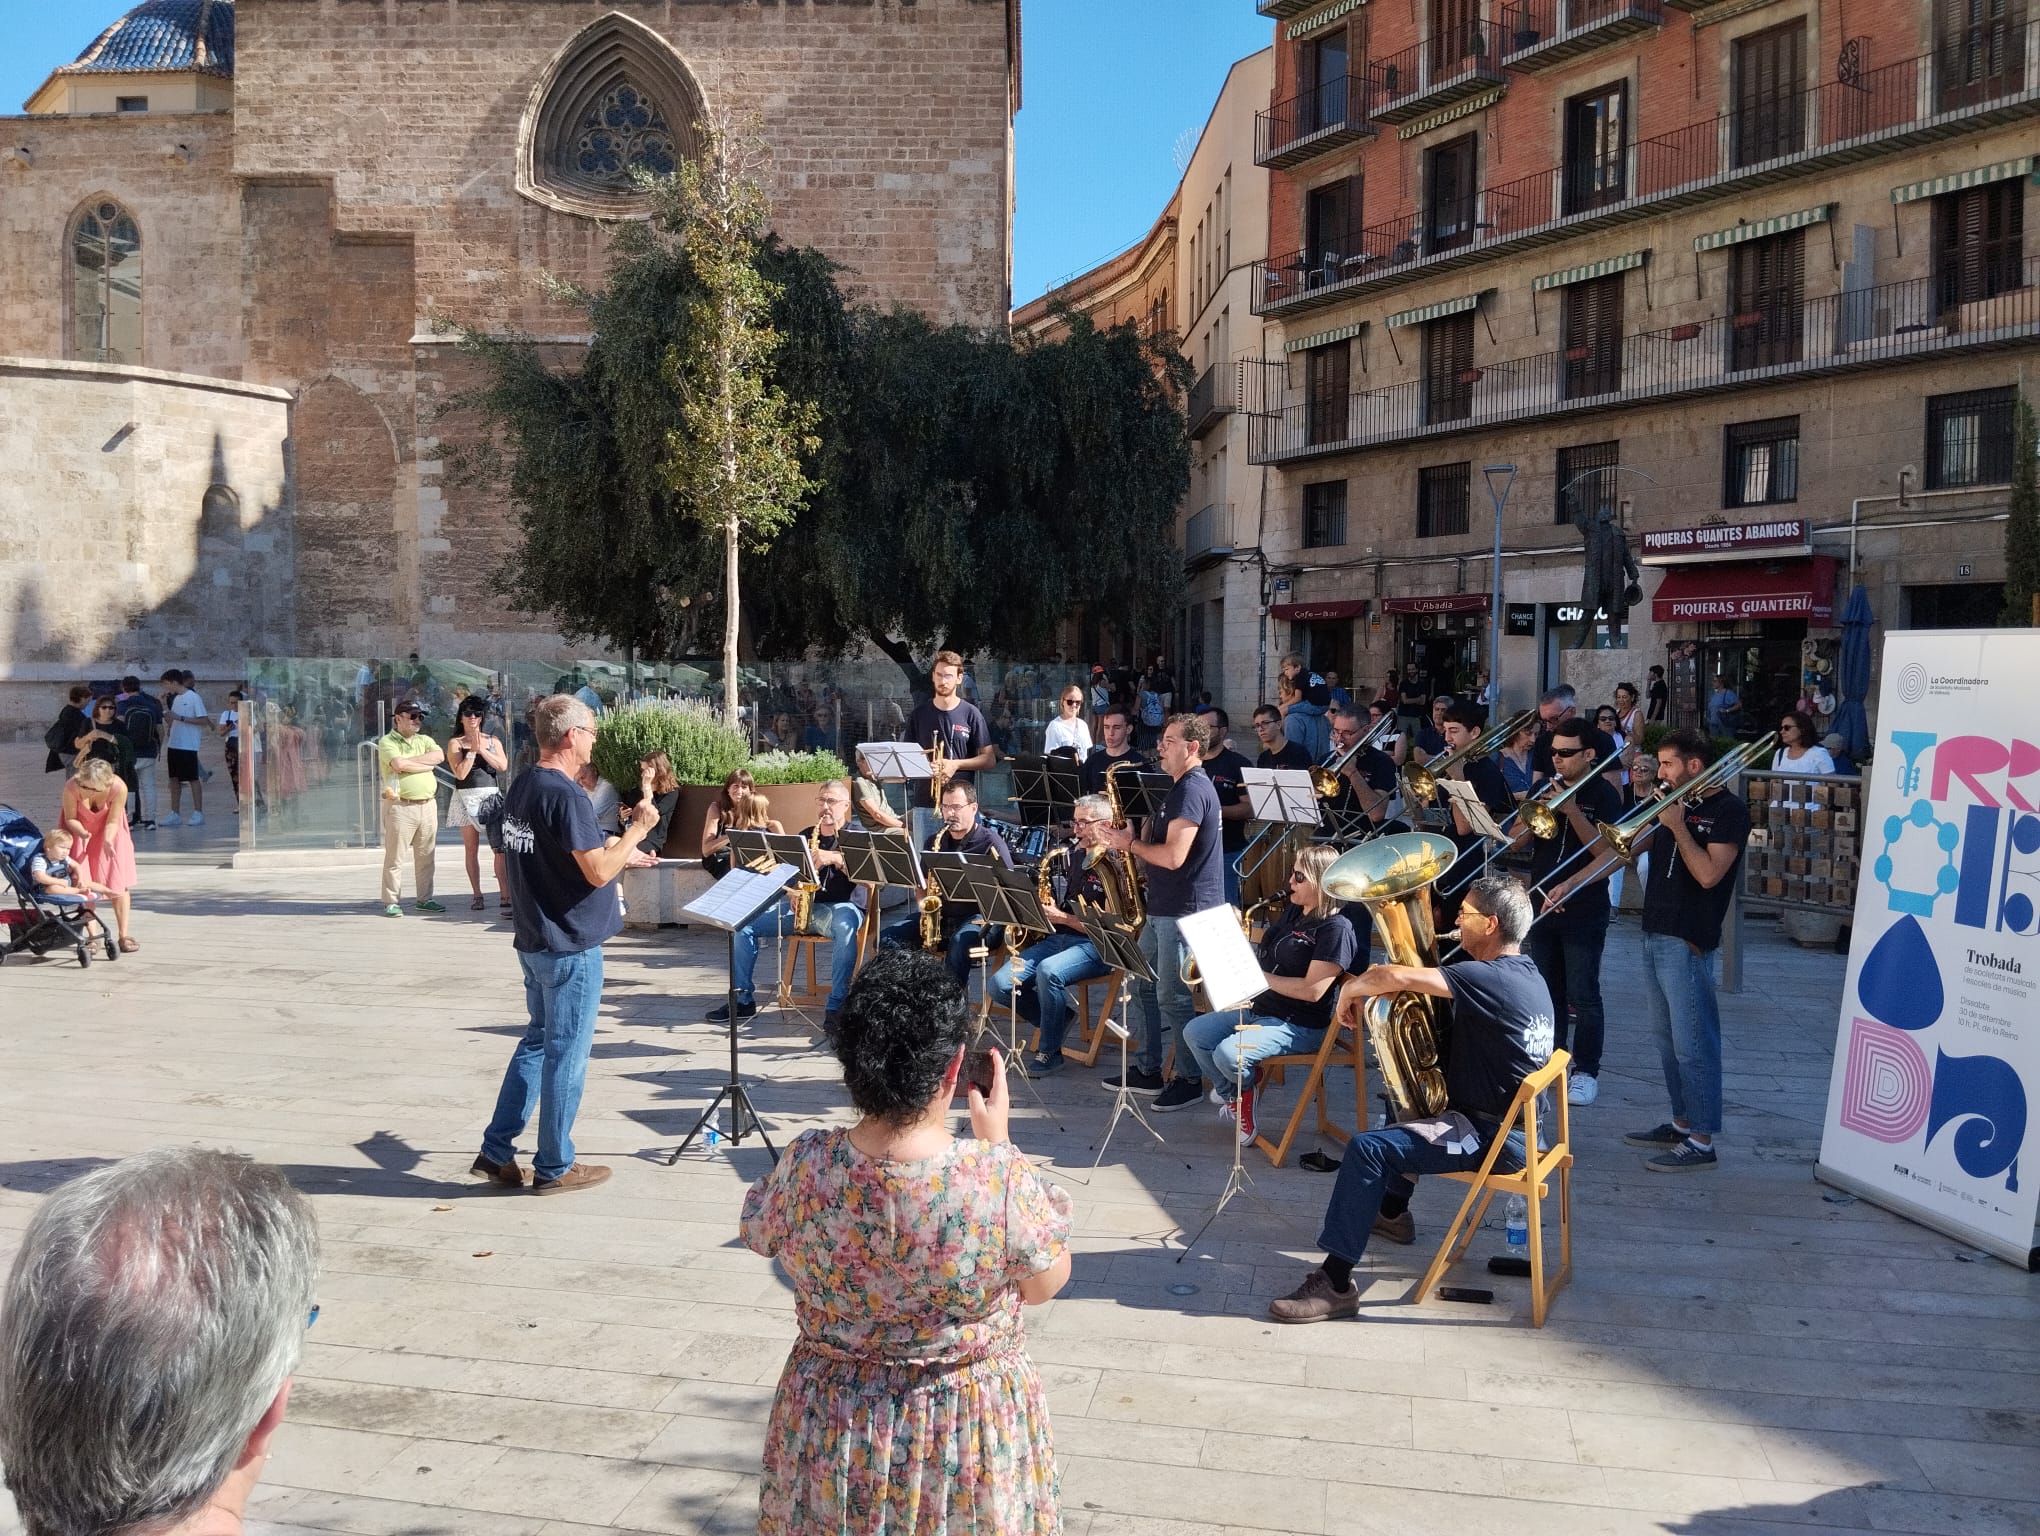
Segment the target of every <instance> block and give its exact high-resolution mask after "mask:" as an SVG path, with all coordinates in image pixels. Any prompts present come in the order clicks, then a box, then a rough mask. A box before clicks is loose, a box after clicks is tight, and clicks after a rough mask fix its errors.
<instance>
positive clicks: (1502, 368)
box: [1248, 259, 2040, 464]
mask: <svg viewBox="0 0 2040 1536" xmlns="http://www.w3.org/2000/svg"><path fill="white" fill-rule="evenodd" d="M1972 283H1974V280H1973V279H1972ZM2035 337H2040V259H2035V260H2031V261H2027V262H2025V263H2024V264H2023V266H2022V267H2020V268H2018V269H2016V270H2013V269H2007V270H2003V271H1999V272H1996V273H1990V272H1986V273H1985V274H1984V277H1983V280H1982V282H1981V286H1972V287H1970V288H1968V289H1965V288H1964V287H1963V286H1962V285H1961V283H1960V282H1958V281H1956V280H1953V279H1950V278H1942V277H1922V278H1911V279H1907V280H1906V281H1903V282H1896V283H1884V284H1881V285H1879V286H1877V287H1872V288H1859V289H1855V290H1853V291H1849V292H1844V293H1837V294H1830V295H1827V296H1825V297H1822V298H1818V299H1810V300H1807V301H1805V302H1803V303H1800V304H1788V305H1780V306H1773V307H1772V308H1771V309H1768V310H1764V311H1752V312H1750V313H1748V314H1734V315H1722V316H1717V317H1716V318H1714V319H1710V320H1703V321H1694V322H1689V323H1687V324H1685V325H1675V326H1669V327H1666V328H1665V329H1662V330H1656V331H1643V332H1639V333H1637V334H1635V335H1632V336H1627V337H1624V338H1622V339H1621V341H1620V343H1619V351H1618V347H1617V344H1616V343H1615V341H1614V340H1613V338H1610V339H1609V341H1608V342H1607V343H1606V344H1605V345H1600V346H1596V345H1588V346H1574V347H1571V348H1565V349H1558V350H1553V351H1549V352H1539V353H1535V354H1533V355H1532V356H1529V357H1521V358H1511V359H1508V360H1506V361H1502V362H1492V363H1481V364H1479V365H1478V366H1476V367H1472V368H1469V369H1466V370H1465V371H1464V372H1463V373H1460V374H1458V375H1455V376H1454V377H1453V378H1450V379H1443V380H1439V379H1424V378H1418V379H1410V380H1405V381H1403V382H1401V383H1396V384H1389V385H1385V386H1383V387H1382V388H1380V389H1363V390H1352V391H1348V392H1346V394H1345V395H1344V396H1343V398H1316V399H1312V398H1307V397H1305V396H1304V395H1303V392H1302V391H1301V390H1298V389H1294V388H1291V387H1290V382H1289V379H1290V375H1289V368H1290V366H1291V365H1290V363H1289V362H1288V361H1286V360H1284V361H1268V362H1263V363H1262V364H1261V365H1260V367H1261V368H1262V369H1263V370H1264V371H1265V375H1266V376H1265V377H1264V378H1263V379H1262V381H1261V384H1262V388H1263V391H1264V393H1265V397H1266V399H1267V400H1268V402H1269V405H1268V408H1267V410H1266V411H1265V412H1263V413H1261V414H1258V415H1256V416H1255V417H1254V419H1253V421H1252V422H1251V423H1250V429H1249V433H1248V457H1249V458H1250V460H1251V461H1252V462H1253V463H1256V464H1279V463H1283V462H1285V461H1288V460H1292V459H1302V458H1310V457H1315V456H1318V455H1322V454H1326V453H1339V452H1345V451H1349V450H1352V449H1356V448H1368V447H1374V446H1377V445H1381V444H1388V443H1399V442H1402V441H1404V440H1406V439H1409V438H1413V437H1426V436H1432V435H1437V434H1441V433H1449V432H1461V431H1466V430H1468V429H1471V428H1478V427H1483V426H1489V425H1493V424H1497V423H1502V422H1513V421H1523V420H1528V419H1532V418H1536V417H1544V416H1552V415H1557V414H1562V413H1565V412H1570V411H1580V410H1605V409H1607V408H1609V407H1611V406H1619V405H1626V404H1629V403H1630V402H1633V401H1638V400H1647V399H1661V398H1665V397H1670V396H1679V395H1689V394H1700V393H1704V392H1706V391H1710V390H1716V389H1724V388H1729V387H1742V386H1747V385H1751V384H1762V383H1767V382H1769V381H1771V380H1774V379H1783V378H1793V377H1800V376H1805V375H1813V374H1828V373H1837V372H1843V371H1847V370H1850V369H1854V368H1858V367H1867V366H1874V365H1878V364H1886V363H1899V362H1906V361H1909V360H1913V359H1917V358H1924V357H1929V356H1933V355H1936V354H1940V353H1945V352H1958V351H1966V350H1981V349H1986V348H1993V347H2003V346H2011V345H2017V344H2029V343H2031V342H2032V341H2033V340H2034V338H2035Z"/></svg>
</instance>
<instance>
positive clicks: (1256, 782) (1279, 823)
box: [1240, 768, 1318, 885]
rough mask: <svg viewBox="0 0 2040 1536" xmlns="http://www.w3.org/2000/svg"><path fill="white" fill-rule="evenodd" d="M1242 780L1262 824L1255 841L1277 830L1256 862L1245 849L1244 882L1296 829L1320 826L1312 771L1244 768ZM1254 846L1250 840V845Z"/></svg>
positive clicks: (1312, 828)
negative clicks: (1249, 858) (1311, 779)
mask: <svg viewBox="0 0 2040 1536" xmlns="http://www.w3.org/2000/svg"><path fill="white" fill-rule="evenodd" d="M1240 784H1241V786H1242V787H1243V788H1244V789H1245V790H1246V792H1247V804H1248V805H1249V806H1250V807H1251V808H1252V810H1253V813H1254V815H1253V819H1254V820H1255V821H1257V822H1259V823H1260V824H1261V827H1260V830H1259V831H1257V832H1255V833H1254V838H1253V841H1254V842H1255V843H1258V842H1259V841H1260V840H1261V839H1262V838H1263V837H1264V836H1268V835H1269V833H1270V831H1271V830H1272V832H1273V837H1272V840H1271V841H1270V842H1269V844H1268V847H1267V848H1266V849H1265V850H1263V852H1262V854H1261V856H1260V857H1259V858H1257V859H1255V860H1254V862H1253V863H1252V864H1249V863H1248V862H1247V855H1246V851H1242V852H1241V854H1240V883H1241V884H1242V885H1244V884H1245V883H1246V882H1247V881H1248V880H1250V879H1252V878H1253V876H1254V873H1255V871H1256V870H1258V869H1260V867H1261V866H1262V865H1263V864H1265V863H1267V862H1268V860H1269V859H1271V858H1273V857H1274V856H1275V854H1276V852H1277V851H1278V850H1279V849H1280V848H1281V847H1282V846H1283V844H1284V843H1286V842H1287V841H1288V840H1289V834H1290V833H1291V832H1292V831H1293V830H1295V829H1296V828H1298V827H1302V826H1308V827H1309V828H1310V829H1311V830H1312V832H1315V831H1316V830H1317V824H1318V798H1317V790H1316V789H1315V788H1313V787H1312V785H1311V782H1310V774H1309V773H1308V772H1306V771H1305V770H1304V769H1301V768H1242V769H1241V770H1240ZM1252 846H1253V844H1252V843H1249V844H1248V849H1251V848H1252Z"/></svg>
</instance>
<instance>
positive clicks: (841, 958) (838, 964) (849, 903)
mask: <svg viewBox="0 0 2040 1536" xmlns="http://www.w3.org/2000/svg"><path fill="white" fill-rule="evenodd" d="M816 799H817V802H818V804H817V809H816V812H815V824H814V825H813V826H812V827H803V828H802V829H801V834H800V835H801V837H802V839H803V840H804V841H806V842H808V843H809V845H810V846H814V845H815V844H816V842H817V841H819V847H817V848H816V851H815V855H814V860H815V870H816V873H817V874H819V875H820V876H821V884H820V887H819V888H818V889H817V890H816V891H815V902H814V911H813V912H812V913H811V914H810V916H809V918H808V928H807V931H808V932H809V933H817V934H826V935H827V936H828V939H829V963H830V968H831V970H830V983H829V1001H828V1003H827V1005H826V1011H825V1012H824V1014H823V1015H822V1020H823V1022H822V1027H823V1029H824V1030H826V1031H827V1032H828V1034H829V1035H830V1036H832V1037H833V1036H834V1034H835V1032H836V1014H837V1012H838V1010H840V1009H841V1008H842V1006H843V997H844V994H845V993H847V992H848V991H849V990H850V975H851V972H853V971H854V970H856V968H857V929H858V925H859V924H861V923H862V922H863V921H864V891H863V888H862V887H860V886H856V885H853V884H852V883H851V881H850V876H849V875H848V874H847V873H846V872H845V871H844V868H843V855H842V854H840V853H838V852H836V834H837V833H838V832H840V831H842V830H843V828H845V827H846V826H853V827H854V826H856V825H857V823H856V822H855V821H854V820H853V819H852V817H851V815H850V786H849V785H848V784H846V783H845V782H844V781H843V780H841V779H831V780H830V781H829V782H828V783H826V784H824V785H822V786H821V789H820V792H819V793H818V795H817V796H816ZM771 830H773V831H775V832H776V831H778V830H779V827H778V825H777V824H776V823H775V824H774V825H773V826H772V828H771ZM792 924H793V909H792V907H791V906H790V905H789V903H788V901H787V898H786V897H784V896H781V897H780V898H779V899H778V900H777V901H775V902H773V903H772V904H771V905H770V906H768V907H766V908H765V909H764V910H762V911H760V912H758V913H757V914H756V915H755V916H753V917H752V918H751V920H750V921H749V922H747V923H745V924H744V925H743V926H742V927H740V928H737V929H735V930H733V932H734V937H735V938H736V946H735V952H734V957H733V959H732V961H731V965H730V982H731V989H732V990H733V991H734V992H735V993H736V994H737V1017H738V1018H740V1019H748V1018H749V1017H751V1015H752V1014H754V1013H756V1012H757V1011H758V1001H757V993H756V991H755V990H754V984H755V980H756V977H757V972H758V945H759V941H760V940H762V939H764V938H766V937H768V936H769V937H772V938H779V937H782V936H784V935H785V934H787V933H788V932H790V931H791V928H792ZM729 1017H730V1005H729V1004H728V1002H722V1003H719V1004H717V1005H716V1006H715V1007H714V1008H712V1009H710V1010H709V1012H708V1021H709V1022H710V1023H711V1024H727V1023H728V1022H729Z"/></svg>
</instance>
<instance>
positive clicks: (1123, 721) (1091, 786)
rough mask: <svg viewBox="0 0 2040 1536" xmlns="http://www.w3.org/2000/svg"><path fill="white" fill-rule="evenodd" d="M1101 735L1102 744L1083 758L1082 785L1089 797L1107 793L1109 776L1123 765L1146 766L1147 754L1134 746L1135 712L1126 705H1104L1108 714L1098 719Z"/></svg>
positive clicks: (1100, 742) (1100, 741)
mask: <svg viewBox="0 0 2040 1536" xmlns="http://www.w3.org/2000/svg"><path fill="white" fill-rule="evenodd" d="M1098 736H1099V745H1097V746H1095V747H1093V748H1092V749H1091V755H1090V756H1089V757H1087V758H1085V759H1084V765H1083V771H1082V779H1081V782H1082V784H1083V789H1084V793H1085V794H1087V795H1102V794H1104V793H1105V775H1106V773H1107V772H1108V771H1110V770H1111V769H1113V768H1115V767H1117V766H1118V765H1119V764H1121V763H1128V764H1131V765H1132V766H1133V767H1135V768H1145V767H1146V766H1147V757H1146V755H1145V754H1144V753H1142V752H1141V751H1139V750H1138V749H1137V748H1136V747H1135V746H1134V744H1133V711H1132V710H1131V709H1129V708H1127V707H1126V705H1124V704H1108V705H1106V706H1105V712H1104V713H1103V714H1102V715H1100V716H1099V717H1098Z"/></svg>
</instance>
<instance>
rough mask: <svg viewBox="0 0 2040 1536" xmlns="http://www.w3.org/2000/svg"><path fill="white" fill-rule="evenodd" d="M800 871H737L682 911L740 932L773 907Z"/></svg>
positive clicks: (780, 866)
mask: <svg viewBox="0 0 2040 1536" xmlns="http://www.w3.org/2000/svg"><path fill="white" fill-rule="evenodd" d="M799 873H800V871H799V870H797V869H795V868H794V867H793V866H792V865H791V864H775V865H774V866H773V867H772V868H771V869H769V870H750V869H733V870H731V871H730V872H729V873H728V874H726V875H724V876H723V877H722V878H721V879H720V880H718V881H716V883H715V884H714V885H711V886H710V887H709V888H708V889H707V890H705V891H703V892H702V893H701V894H700V895H699V896H697V897H695V898H694V900H692V901H690V902H688V903H687V905H686V906H684V907H682V908H681V909H680V910H681V911H682V912H685V913H686V914H687V915H688V916H689V917H694V918H699V919H700V920H701V921H702V922H704V923H707V924H709V925H710V926H711V927H715V928H723V929H729V928H737V927H740V926H742V925H743V924H744V922H746V921H747V920H748V919H749V918H750V917H751V915H752V914H753V913H755V912H757V911H759V910H760V909H761V908H764V907H766V906H769V905H770V904H771V902H772V900H773V898H774V897H776V896H777V895H778V894H779V893H780V891H781V890H782V889H784V888H785V885H786V882H787V881H789V880H791V879H792V878H793V877H794V876H795V875H797V874H799Z"/></svg>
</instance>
